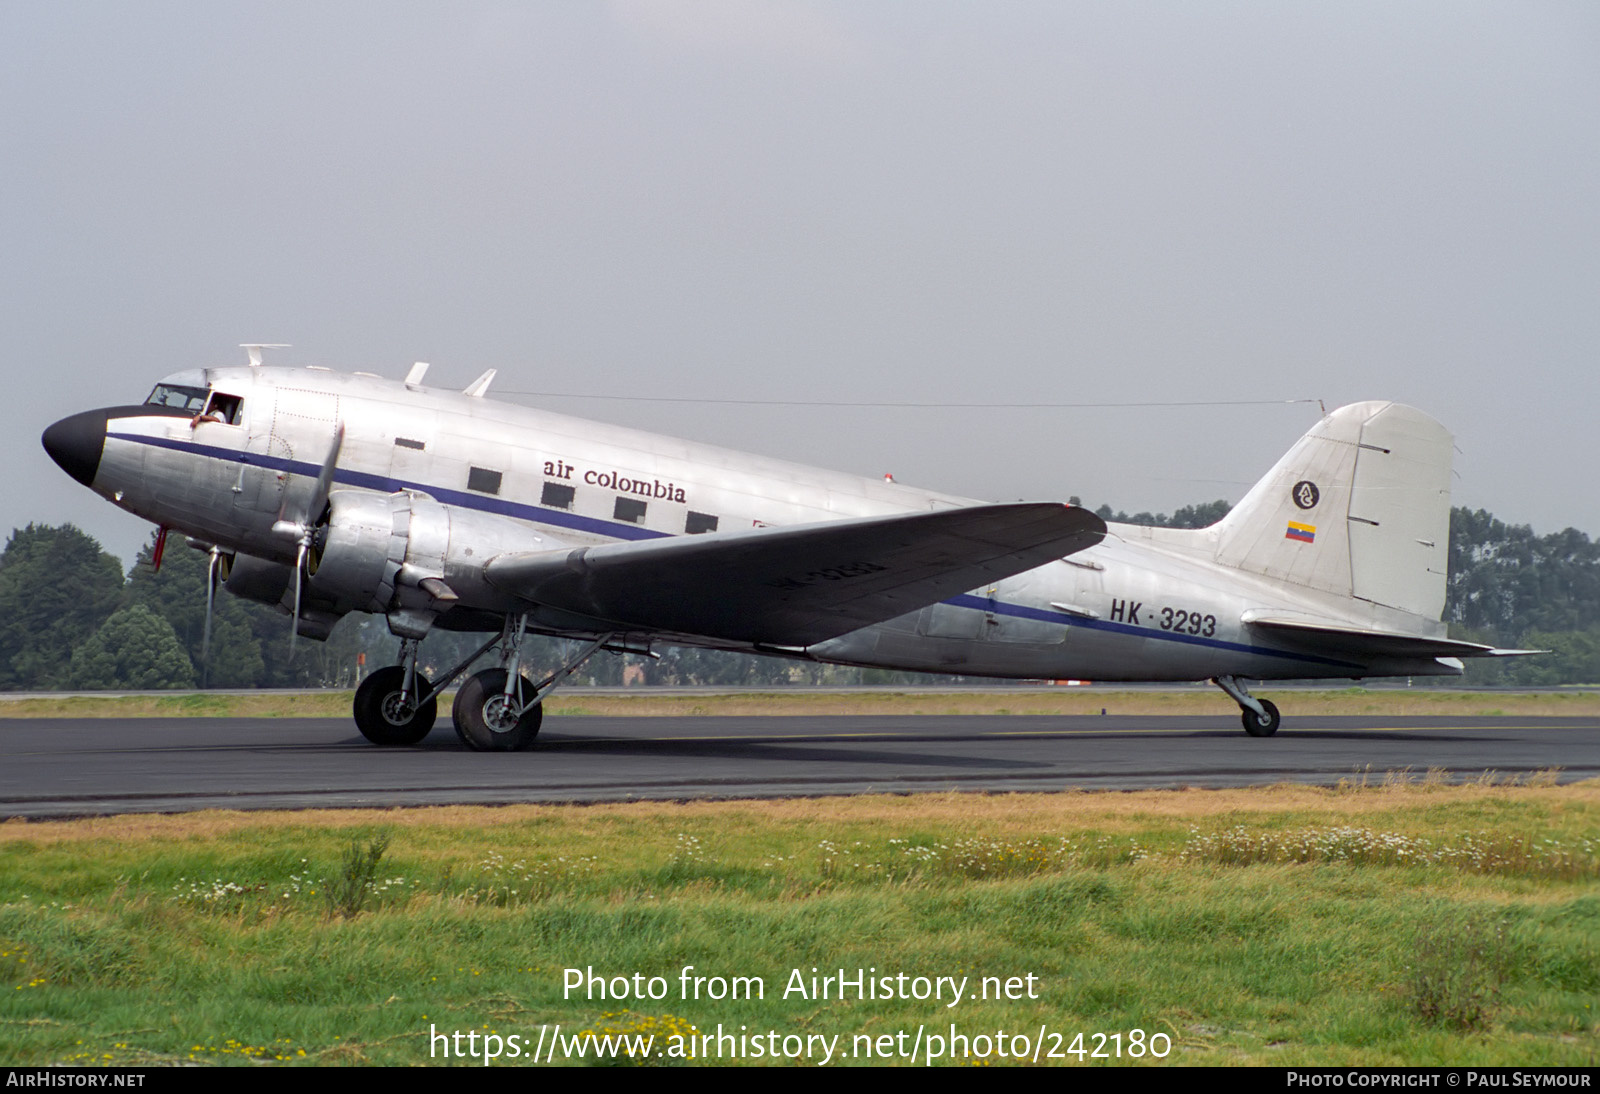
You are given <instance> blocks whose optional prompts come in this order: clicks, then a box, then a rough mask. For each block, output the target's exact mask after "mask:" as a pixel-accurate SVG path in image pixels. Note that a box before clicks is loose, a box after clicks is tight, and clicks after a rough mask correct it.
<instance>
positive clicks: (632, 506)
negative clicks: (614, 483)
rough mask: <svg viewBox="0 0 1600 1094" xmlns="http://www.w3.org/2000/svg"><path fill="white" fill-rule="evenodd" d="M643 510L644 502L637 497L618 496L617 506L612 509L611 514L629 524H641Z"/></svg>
mask: <svg viewBox="0 0 1600 1094" xmlns="http://www.w3.org/2000/svg"><path fill="white" fill-rule="evenodd" d="M644 510H645V503H644V502H642V501H640V500H639V499H638V498H618V499H617V507H616V508H615V509H613V510H612V515H613V516H615V517H616V518H617V519H618V520H625V521H627V522H628V523H629V524H643V523H644Z"/></svg>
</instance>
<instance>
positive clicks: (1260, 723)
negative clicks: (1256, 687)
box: [1240, 699, 1283, 737]
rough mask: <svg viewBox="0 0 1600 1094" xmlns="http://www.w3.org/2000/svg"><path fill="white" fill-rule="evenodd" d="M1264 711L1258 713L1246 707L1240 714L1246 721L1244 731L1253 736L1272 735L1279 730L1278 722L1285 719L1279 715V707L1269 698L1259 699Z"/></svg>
mask: <svg viewBox="0 0 1600 1094" xmlns="http://www.w3.org/2000/svg"><path fill="white" fill-rule="evenodd" d="M1258 701H1259V702H1260V703H1261V710H1262V712H1263V713H1261V714H1257V713H1256V712H1255V711H1253V710H1251V709H1250V708H1249V707H1246V708H1245V709H1244V710H1243V711H1242V712H1241V714H1240V717H1241V719H1242V720H1243V721H1244V731H1245V732H1246V733H1248V734H1250V736H1252V737H1270V736H1272V735H1273V734H1274V733H1276V732H1278V723H1279V722H1281V721H1282V720H1283V719H1282V718H1280V717H1279V716H1278V708H1277V707H1275V706H1273V705H1272V703H1271V702H1270V701H1269V700H1266V699H1261V700H1258Z"/></svg>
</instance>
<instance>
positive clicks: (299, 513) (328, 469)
mask: <svg viewBox="0 0 1600 1094" xmlns="http://www.w3.org/2000/svg"><path fill="white" fill-rule="evenodd" d="M343 447H344V423H343V422H340V423H339V424H338V425H336V426H334V428H333V444H332V445H331V446H330V447H329V448H328V454H327V456H325V457H323V460H322V466H321V467H320V468H319V469H318V470H317V478H316V481H315V482H313V483H312V484H311V493H310V494H309V495H308V496H307V497H306V498H305V499H304V500H305V504H304V505H303V506H298V507H297V506H294V505H293V499H292V497H291V495H290V492H289V491H288V490H285V491H284V492H283V503H282V504H281V505H279V506H278V520H277V522H276V523H275V524H274V525H273V526H272V527H273V531H275V532H280V533H283V534H288V533H290V532H298V533H299V534H301V535H304V534H305V531H306V529H308V528H310V527H311V525H312V524H313V522H315V521H316V519H317V518H318V517H320V516H321V515H322V509H323V507H324V506H326V505H327V504H328V494H329V492H330V491H332V489H333V472H334V465H335V464H336V463H338V461H339V449H341V448H343Z"/></svg>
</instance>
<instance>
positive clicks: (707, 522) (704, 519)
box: [683, 512, 717, 536]
mask: <svg viewBox="0 0 1600 1094" xmlns="http://www.w3.org/2000/svg"><path fill="white" fill-rule="evenodd" d="M683 530H684V531H685V532H687V533H689V534H690V535H691V536H698V535H700V534H701V533H702V532H715V531H716V530H717V518H716V517H714V516H712V515H710V514H709V513H695V512H690V514H689V519H688V520H687V521H685V522H684V525H683Z"/></svg>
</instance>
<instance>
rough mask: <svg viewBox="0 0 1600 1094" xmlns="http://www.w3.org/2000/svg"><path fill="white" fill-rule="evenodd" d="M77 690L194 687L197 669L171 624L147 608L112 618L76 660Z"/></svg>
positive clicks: (74, 683) (132, 609)
mask: <svg viewBox="0 0 1600 1094" xmlns="http://www.w3.org/2000/svg"><path fill="white" fill-rule="evenodd" d="M71 681H72V686H73V687H75V688H85V689H89V690H105V689H107V688H132V689H134V690H136V691H155V690H158V689H161V688H190V687H193V686H194V666H193V665H191V664H190V663H189V655H188V654H186V653H184V652H183V645H182V643H180V642H179V641H178V636H177V635H176V634H175V633H173V630H172V625H171V624H169V623H168V622H167V621H166V620H165V619H162V618H161V617H160V616H159V615H157V614H156V613H155V612H153V611H151V610H150V609H149V608H148V607H146V606H145V605H143V604H133V605H131V606H129V607H127V608H124V609H122V610H121V611H119V612H116V613H114V614H113V615H112V616H111V618H110V619H107V620H106V621H105V623H104V624H102V625H101V627H100V629H99V630H97V631H95V632H94V634H92V635H91V636H90V637H89V639H88V640H87V641H86V642H84V643H83V644H82V645H81V646H79V647H78V649H77V651H76V652H75V653H74V654H73V655H72V676H71Z"/></svg>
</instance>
